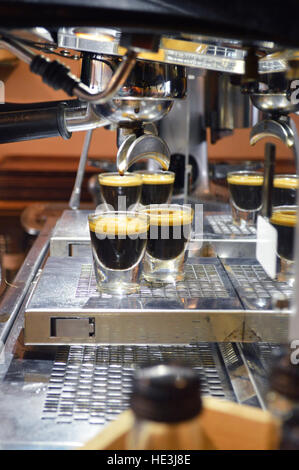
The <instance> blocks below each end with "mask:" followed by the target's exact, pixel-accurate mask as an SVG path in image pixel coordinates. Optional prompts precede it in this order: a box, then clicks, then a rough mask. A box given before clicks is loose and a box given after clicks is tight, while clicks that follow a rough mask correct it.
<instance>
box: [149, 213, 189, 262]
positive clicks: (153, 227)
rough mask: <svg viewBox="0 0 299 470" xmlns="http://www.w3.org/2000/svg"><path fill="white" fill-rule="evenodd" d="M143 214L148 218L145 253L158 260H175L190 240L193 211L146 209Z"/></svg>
mask: <svg viewBox="0 0 299 470" xmlns="http://www.w3.org/2000/svg"><path fill="white" fill-rule="evenodd" d="M145 212H146V213H147V214H148V215H149V216H150V231H149V239H148V243H147V253H148V254H149V255H150V256H152V257H153V258H157V259H160V260H171V259H174V258H177V257H178V256H179V255H180V254H182V253H183V252H184V250H185V246H186V243H187V241H188V240H189V238H190V234H191V225H192V219H193V211H191V210H190V211H185V210H180V209H176V210H171V209H147V210H146V211H145Z"/></svg>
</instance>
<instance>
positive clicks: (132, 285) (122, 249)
mask: <svg viewBox="0 0 299 470" xmlns="http://www.w3.org/2000/svg"><path fill="white" fill-rule="evenodd" d="M88 221H89V231H90V240H91V249H92V255H93V264H94V271H95V277H96V282H97V286H98V290H99V291H103V292H108V293H114V294H120V295H122V294H130V293H134V292H136V291H138V289H139V283H138V276H139V263H140V261H141V259H142V257H143V255H144V253H145V248H146V244H147V239H148V232H149V217H148V216H147V215H146V214H144V213H140V212H125V211H111V212H102V213H95V214H91V215H89V216H88Z"/></svg>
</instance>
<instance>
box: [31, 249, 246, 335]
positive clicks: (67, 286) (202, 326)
mask: <svg viewBox="0 0 299 470" xmlns="http://www.w3.org/2000/svg"><path fill="white" fill-rule="evenodd" d="M185 273H186V275H185V280H184V281H182V282H178V283H176V284H175V285H173V284H168V285H167V284H164V285H163V284H161V286H155V287H154V286H153V285H151V284H148V283H146V282H145V281H143V280H141V286H140V292H138V293H137V294H132V295H129V296H127V297H117V296H114V295H111V294H105V293H99V292H98V291H97V289H96V282H95V278H94V273H93V267H92V264H91V259H90V258H88V259H81V258H71V257H69V258H53V257H51V258H49V259H48V260H47V263H46V265H45V267H44V269H43V273H42V275H41V277H40V279H39V282H38V284H37V286H36V288H35V290H34V293H33V295H32V296H31V298H30V301H29V303H28V304H27V305H26V313H25V342H26V344H79V343H80V344H128V343H129V344H157V343H158V344H163V343H165V344H169V343H171V344H174V343H178V344H180V343H186V342H190V341H201V340H202V338H203V337H205V338H208V339H209V340H210V341H213V339H212V338H217V341H220V340H221V341H223V340H225V338H227V337H229V336H230V335H232V334H236V335H237V336H238V335H239V336H238V337H239V338H240V337H241V335H242V322H243V317H244V312H242V307H241V303H240V300H239V299H238V298H237V296H236V294H235V292H234V289H233V288H232V285H231V283H230V282H229V280H228V277H227V275H226V273H225V271H224V269H223V267H222V265H221V263H220V261H219V260H217V259H215V258H203V259H197V258H189V259H188V263H187V264H186V265H185ZM217 309H218V310H217ZM226 311H227V314H226V313H225V314H224V312H226ZM232 311H233V312H236V313H235V315H234V314H233V313H232ZM86 318H87V319H88V321H89V324H90V329H89V328H87V327H85V328H82V331H81V334H79V336H72V332H73V330H70V331H69V333H68V335H66V336H58V334H57V319H59V320H62V319H64V320H65V322H64V323H65V325H66V324H67V323H66V322H67V320H68V319H72V320H73V319H77V320H78V322H79V320H82V319H86ZM78 324H79V323H78ZM169 324H171V325H172V327H171V328H169ZM72 325H73V324H72ZM72 325H71V324H70V328H71V326H72Z"/></svg>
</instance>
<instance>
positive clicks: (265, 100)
mask: <svg viewBox="0 0 299 470" xmlns="http://www.w3.org/2000/svg"><path fill="white" fill-rule="evenodd" d="M250 98H251V101H252V103H253V105H254V106H255V107H256V108H258V109H259V110H260V111H262V112H263V113H267V114H275V115H279V116H280V115H282V114H290V113H295V112H297V111H298V110H299V104H298V103H297V104H296V103H295V104H294V103H292V101H291V100H290V99H289V97H288V96H287V94H286V93H252V94H250Z"/></svg>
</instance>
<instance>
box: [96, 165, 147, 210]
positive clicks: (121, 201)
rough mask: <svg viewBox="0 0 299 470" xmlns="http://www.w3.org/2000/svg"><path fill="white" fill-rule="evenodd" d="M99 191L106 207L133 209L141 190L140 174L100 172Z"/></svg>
mask: <svg viewBox="0 0 299 470" xmlns="http://www.w3.org/2000/svg"><path fill="white" fill-rule="evenodd" d="M98 180H99V183H100V192H101V196H102V199H103V202H104V203H105V205H106V209H109V210H114V211H126V210H128V209H129V210H135V209H136V207H137V205H138V203H139V201H140V198H141V190H142V176H141V175H138V174H135V173H125V174H124V175H120V174H119V173H101V174H100V175H99V176H98Z"/></svg>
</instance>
